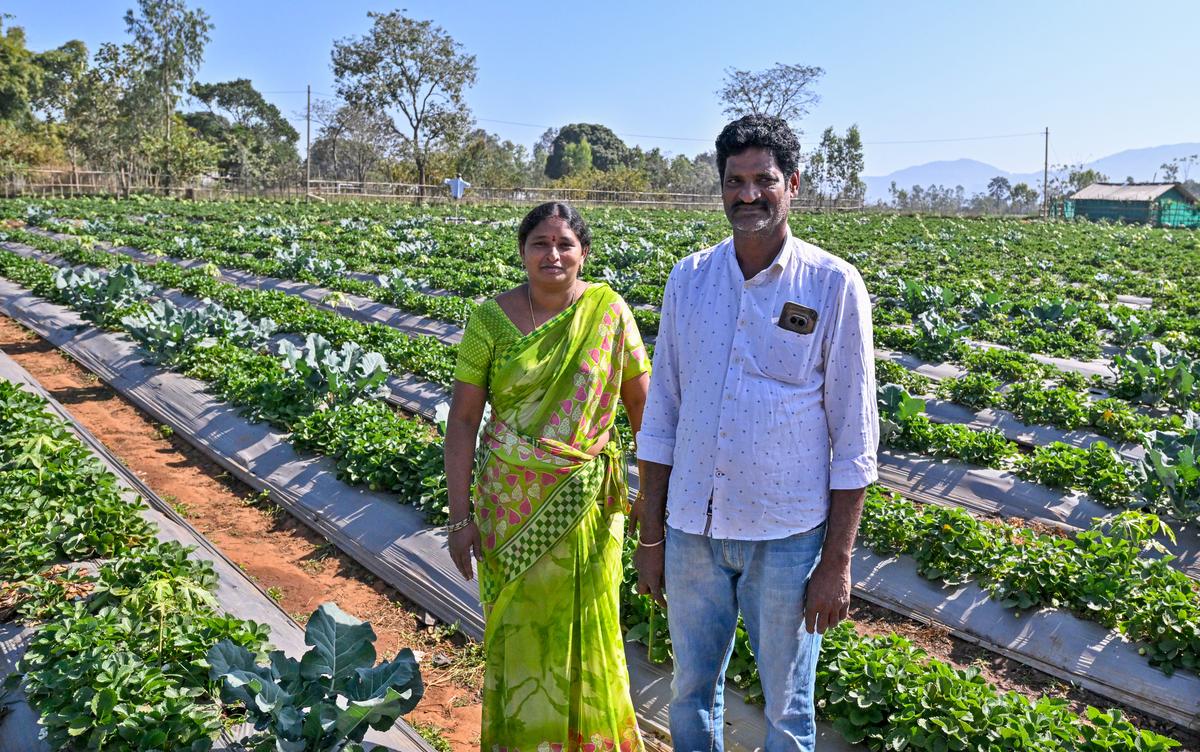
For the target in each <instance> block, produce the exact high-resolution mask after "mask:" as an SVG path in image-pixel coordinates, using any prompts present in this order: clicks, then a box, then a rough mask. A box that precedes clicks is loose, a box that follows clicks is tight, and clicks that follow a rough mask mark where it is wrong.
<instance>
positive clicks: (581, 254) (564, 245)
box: [521, 217, 588, 288]
mask: <svg viewBox="0 0 1200 752" xmlns="http://www.w3.org/2000/svg"><path fill="white" fill-rule="evenodd" d="M587 253H588V252H587V250H586V249H585V248H584V247H583V246H581V245H580V244H579V238H578V237H577V236H576V235H575V232H574V230H572V229H571V227H570V225H568V224H567V223H566V220H563V219H560V218H559V217H548V218H546V219H543V220H542V221H541V222H539V223H538V225H537V226H536V227H534V228H533V232H531V233H529V236H528V237H527V238H525V245H524V247H522V248H521V260H522V261H524V262H525V271H526V273H527V274H528V275H529V283H530V284H533V285H539V286H544V287H552V288H553V287H569V286H570V285H573V284H574V283H575V280H576V279H578V277H579V268H580V267H581V266H583V260H584V259H585V258H587Z"/></svg>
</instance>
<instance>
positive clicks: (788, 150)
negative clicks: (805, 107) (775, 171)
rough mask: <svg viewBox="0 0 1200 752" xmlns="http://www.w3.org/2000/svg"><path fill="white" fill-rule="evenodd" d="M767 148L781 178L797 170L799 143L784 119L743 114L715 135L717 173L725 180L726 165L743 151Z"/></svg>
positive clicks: (798, 165)
mask: <svg viewBox="0 0 1200 752" xmlns="http://www.w3.org/2000/svg"><path fill="white" fill-rule="evenodd" d="M756 147H757V148H759V149H766V150H767V151H769V152H771V155H772V156H774V157H775V164H777V165H779V171H780V172H782V173H783V174H784V177H787V176H790V175H791V174H792V173H793V172H795V171H796V170H798V169H800V140H799V139H798V138H796V131H794V130H792V127H791V126H790V125H788V124H787V121H786V120H784V119H783V118H777V117H768V116H766V115H746V116H745V117H742V118H738V119H737V120H734V121H733V122H732V123H730V124H729V125H727V126H725V128H724V130H722V131H721V135H719V136H717V174H719V175H720V176H721V179H722V180H724V179H725V162H726V160H728V159H729V158H730V157H732V156H734V155H735V154H741V153H742V152H744V151H745V150H746V149H752V148H756Z"/></svg>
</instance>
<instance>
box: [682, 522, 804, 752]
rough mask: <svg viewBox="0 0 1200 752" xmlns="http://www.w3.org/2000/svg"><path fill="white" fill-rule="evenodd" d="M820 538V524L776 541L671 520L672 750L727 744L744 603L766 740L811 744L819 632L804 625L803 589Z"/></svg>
mask: <svg viewBox="0 0 1200 752" xmlns="http://www.w3.org/2000/svg"><path fill="white" fill-rule="evenodd" d="M824 542H825V526H824V525H821V526H819V527H817V528H815V529H813V530H810V531H807V532H804V533H800V534H798V535H793V536H791V537H789V538H782V539H779V540H770V541H739V540H717V539H713V538H708V537H705V536H703V535H692V534H690V533H684V532H682V531H679V530H675V529H668V531H667V543H666V547H667V550H666V563H665V567H666V570H665V575H666V589H667V605H668V608H667V619H668V624H669V626H670V629H671V645H672V648H673V652H674V654H675V677H674V680H673V681H672V683H671V690H672V697H671V744H672V746H673V747H674V749H675V750H677V751H679V752H700V751H703V752H720V751H721V750H723V749H724V747H725V740H724V728H725V720H724V715H725V713H724V693H725V692H724V690H725V668H726V666H728V664H729V656H730V655H731V654H732V652H733V638H734V634H735V631H736V629H737V617H738V610H739V608H740V610H741V612H742V618H743V619H744V621H745V624H746V631H747V633H748V635H749V637H750V646H751V648H753V650H754V655H755V657H756V658H757V662H758V672H759V676H760V677H761V678H762V688H763V697H764V699H765V700H766V709H765V710H766V720H767V738H766V742H765V749H766V750H767V752H781V751H782V750H803V751H804V752H811V750H813V748H814V746H815V744H816V724H815V718H814V710H815V709H814V706H813V686H814V684H815V682H816V675H817V656H818V654H819V653H820V650H821V636H820V635H819V634H809V633H808V632H807V630H806V629H805V627H804V591H805V588H806V587H807V585H808V578H809V575H810V574H812V570H813V568H814V567H815V566H816V564H817V561H818V560H819V559H820V558H821V546H822V544H823V543H824Z"/></svg>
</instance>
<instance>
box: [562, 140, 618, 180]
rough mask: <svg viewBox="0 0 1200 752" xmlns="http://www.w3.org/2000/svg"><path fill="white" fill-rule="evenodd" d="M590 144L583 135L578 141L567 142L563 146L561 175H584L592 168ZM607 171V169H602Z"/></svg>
mask: <svg viewBox="0 0 1200 752" xmlns="http://www.w3.org/2000/svg"><path fill="white" fill-rule="evenodd" d="M592 159H593V157H592V145H591V144H590V143H589V142H588V140H587V138H586V137H584V138H583V139H582V140H581V141H580V142H579V143H577V144H571V143H568V144H566V145H565V146H563V151H562V166H563V176H564V177H565V176H568V175H574V176H576V177H578V176H580V175H585V174H587V173H588V172H591V170H592ZM604 172H607V170H604Z"/></svg>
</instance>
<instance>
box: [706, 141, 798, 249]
mask: <svg viewBox="0 0 1200 752" xmlns="http://www.w3.org/2000/svg"><path fill="white" fill-rule="evenodd" d="M799 187H800V175H799V174H798V173H793V174H791V175H784V174H783V172H782V171H780V169H779V165H778V164H776V162H775V157H774V155H773V154H771V152H770V151H769V150H767V149H760V148H757V147H754V148H750V149H746V150H745V151H743V152H740V153H738V154H732V155H730V157H729V159H728V160H726V161H725V178H724V180H722V181H721V200H722V202H723V203H724V204H725V216H726V217H729V223H730V224H731V225H733V229H734V230H735V231H737V232H739V233H756V234H757V233H770V232H771V231H772V230H775V229H776V228H778V227H779V225H780V224H781V223H783V222H787V216H788V208H789V207H790V206H791V203H792V198H793V197H795V195H796V191H797V190H798V189H799Z"/></svg>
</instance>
